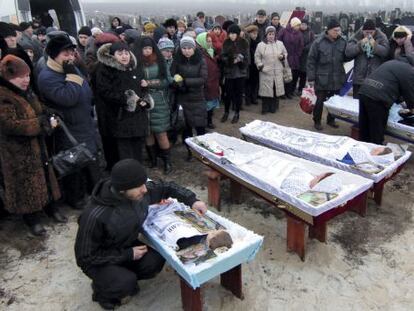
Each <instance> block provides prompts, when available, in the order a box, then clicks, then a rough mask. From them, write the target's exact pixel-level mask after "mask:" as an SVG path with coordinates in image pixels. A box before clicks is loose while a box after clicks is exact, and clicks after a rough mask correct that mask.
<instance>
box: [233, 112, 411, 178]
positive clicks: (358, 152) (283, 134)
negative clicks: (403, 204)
mask: <svg viewBox="0 0 414 311" xmlns="http://www.w3.org/2000/svg"><path fill="white" fill-rule="evenodd" d="M240 132H241V133H242V134H243V135H244V136H245V137H246V138H247V139H251V140H253V141H256V142H258V143H260V144H263V145H265V146H268V147H270V148H272V149H276V150H280V151H282V152H287V153H289V154H292V155H295V156H298V157H301V158H305V159H307V160H310V161H314V162H318V163H322V164H325V165H329V166H332V167H336V168H338V169H340V170H343V171H347V172H350V173H354V174H357V175H360V176H363V177H366V178H369V179H372V180H373V181H374V182H375V183H378V182H380V181H381V180H383V179H385V178H387V177H389V176H391V175H392V174H393V173H394V172H395V171H397V170H398V168H399V167H401V166H402V165H403V164H404V163H405V162H407V161H408V159H409V158H410V156H411V152H409V151H406V150H404V149H402V148H401V147H400V146H398V145H393V153H392V154H390V155H387V156H385V158H383V156H372V155H370V151H372V150H374V149H375V148H381V147H383V146H379V145H375V144H370V143H364V142H360V141H357V140H354V139H352V138H350V137H346V136H335V135H327V134H323V133H317V132H311V131H307V130H302V129H297V128H292V127H285V126H281V125H278V124H275V123H272V122H265V121H260V120H255V121H253V122H251V123H249V124H247V125H246V126H244V127H242V128H240ZM394 149H395V150H394ZM347 155H351V156H353V157H354V159H355V161H356V160H357V159H359V160H360V161H361V162H360V163H363V162H365V161H369V162H370V163H374V164H378V169H376V170H373V171H370V170H368V169H365V170H364V169H363V167H360V166H357V165H355V164H352V163H351V162H349V161H340V160H342V159H343V158H344V157H346V156H347Z"/></svg>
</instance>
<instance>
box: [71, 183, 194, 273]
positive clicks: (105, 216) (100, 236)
mask: <svg viewBox="0 0 414 311" xmlns="http://www.w3.org/2000/svg"><path fill="white" fill-rule="evenodd" d="M146 186H147V189H148V192H147V193H146V194H145V196H144V197H143V198H142V199H141V200H140V201H131V200H128V199H126V198H124V197H123V196H121V195H120V194H118V193H117V192H116V191H115V190H113V189H112V187H111V182H110V180H109V179H106V180H101V181H100V182H99V183H98V184H97V185H96V186H95V189H94V191H93V193H92V198H91V201H90V203H89V205H88V207H87V208H86V209H85V211H84V212H83V213H82V215H81V216H80V217H79V220H78V223H79V229H78V233H77V235H76V242H75V256H76V263H77V264H78V266H79V267H80V268H81V269H82V271H83V272H85V273H87V271H88V270H89V269H90V268H91V267H93V266H102V265H111V264H113V265H116V264H122V263H125V262H128V261H132V260H133V250H132V247H133V245H134V242H135V241H136V240H137V238H138V234H139V233H141V232H142V225H143V223H144V221H145V219H146V218H147V215H148V206H149V205H151V204H156V203H159V202H160V201H161V200H163V199H168V198H169V197H172V198H176V199H177V200H178V201H180V202H183V203H184V204H186V205H188V206H192V205H193V204H194V202H196V201H197V199H196V195H195V194H194V193H193V192H191V191H190V190H187V189H185V188H182V187H180V186H178V185H177V184H175V183H173V182H161V181H160V182H154V181H151V182H148V183H147V184H146Z"/></svg>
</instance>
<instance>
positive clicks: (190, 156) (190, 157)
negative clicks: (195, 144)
mask: <svg viewBox="0 0 414 311" xmlns="http://www.w3.org/2000/svg"><path fill="white" fill-rule="evenodd" d="M185 146H186V148H187V159H186V161H187V162H190V161H191V160H192V158H193V154H192V153H191V150H190V147H188V146H187V145H185Z"/></svg>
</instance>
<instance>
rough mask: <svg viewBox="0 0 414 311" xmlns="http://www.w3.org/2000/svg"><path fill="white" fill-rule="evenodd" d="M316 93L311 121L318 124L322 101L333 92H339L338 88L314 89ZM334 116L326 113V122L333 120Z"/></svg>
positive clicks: (333, 93) (320, 117) (320, 116)
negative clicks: (328, 89) (329, 89)
mask: <svg viewBox="0 0 414 311" xmlns="http://www.w3.org/2000/svg"><path fill="white" fill-rule="evenodd" d="M315 94H316V98H317V99H316V104H315V108H313V122H315V123H317V124H319V123H321V119H322V112H323V103H324V102H325V101H326V100H327V99H328V98H329V97H332V96H334V95H335V94H339V90H337V91H315ZM334 121H335V118H334V117H333V116H332V115H331V114H330V113H328V117H327V122H328V123H330V122H334Z"/></svg>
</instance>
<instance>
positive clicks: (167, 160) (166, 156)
mask: <svg viewBox="0 0 414 311" xmlns="http://www.w3.org/2000/svg"><path fill="white" fill-rule="evenodd" d="M161 158H162V160H163V162H164V174H165V175H168V174H169V173H171V171H172V165H171V156H170V149H161Z"/></svg>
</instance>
